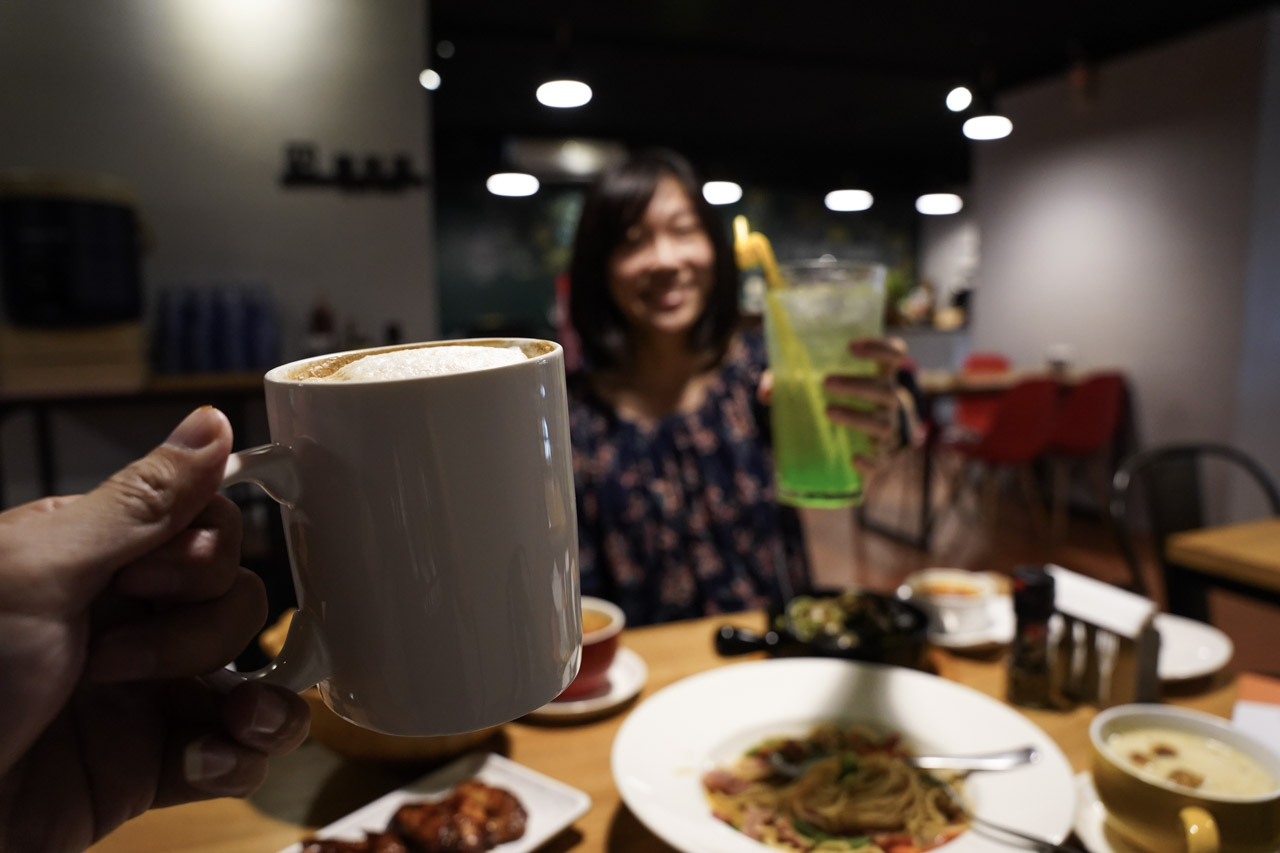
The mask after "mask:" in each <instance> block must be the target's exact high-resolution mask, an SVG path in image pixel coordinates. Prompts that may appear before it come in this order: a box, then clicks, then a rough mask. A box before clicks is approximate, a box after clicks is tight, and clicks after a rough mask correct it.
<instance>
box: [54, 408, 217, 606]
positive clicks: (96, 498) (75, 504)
mask: <svg viewBox="0 0 1280 853" xmlns="http://www.w3.org/2000/svg"><path fill="white" fill-rule="evenodd" d="M230 452H231V424H230V422H228V421H227V418H226V415H224V414H222V412H220V411H218V410H217V409H215V408H213V407H212V406H203V407H201V408H199V409H196V410H195V411H194V412H192V413H191V414H190V415H188V416H187V417H186V419H185V420H183V421H182V423H180V424H178V426H177V428H176V429H174V431H173V432H172V433H171V434H170V435H169V437H168V438H167V439H165V442H164V444H161V445H160V446H159V447H157V448H156V449H155V450H152V451H151V452H150V453H148V454H147V455H146V456H144V457H142V458H141V459H138V460H137V461H135V462H132V463H130V464H129V465H127V466H126V467H124V468H122V469H121V470H120V471H117V472H116V473H115V474H114V475H112V476H111V478H110V479H108V480H107V481H106V482H104V483H103V484H102V485H100V486H98V488H96V489H94V490H93V491H91V492H89V493H87V494H85V495H82V496H81V497H80V498H78V499H77V500H75V501H72V502H70V503H68V504H66V505H64V506H62V507H60V508H59V509H58V510H57V511H56V512H52V513H48V514H47V515H45V516H44V521H45V523H46V524H47V525H48V526H49V527H51V528H52V529H46V530H44V531H43V534H44V535H43V536H40V537H37V538H38V540H40V541H41V543H42V550H43V551H44V552H45V555H46V558H45V560H44V561H43V562H44V563H45V564H46V566H48V568H49V569H50V570H52V571H55V572H56V571H59V570H60V571H61V572H63V573H66V574H70V575H72V576H78V577H77V579H76V580H75V584H76V586H75V588H74V592H73V595H75V596H76V597H79V596H80V595H92V594H94V593H96V592H97V591H98V590H99V589H101V588H102V587H103V586H105V585H106V583H107V582H108V581H109V580H110V579H111V575H112V574H113V573H114V572H115V571H116V570H117V569H119V568H120V567H121V566H124V565H125V564H127V563H129V562H132V561H133V560H136V559H137V558H138V557H141V556H142V555H143V554H146V553H147V552H149V551H151V550H153V549H155V548H156V547H157V546H159V545H161V544H163V543H165V542H167V541H168V540H169V539H171V538H173V536H174V535H175V534H177V533H178V532H179V531H181V530H183V529H185V528H186V527H187V525H189V524H190V523H191V522H192V520H193V519H195V517H196V515H198V514H199V513H200V511H201V510H202V509H203V508H204V507H205V506H206V505H207V504H208V503H209V501H210V500H211V499H212V498H213V496H214V495H215V494H216V493H217V491H218V488H219V487H220V485H221V483H222V472H223V469H224V468H225V467H226V463H227V455H228V454H229V453H230ZM50 564H52V565H50ZM69 591H70V590H69Z"/></svg>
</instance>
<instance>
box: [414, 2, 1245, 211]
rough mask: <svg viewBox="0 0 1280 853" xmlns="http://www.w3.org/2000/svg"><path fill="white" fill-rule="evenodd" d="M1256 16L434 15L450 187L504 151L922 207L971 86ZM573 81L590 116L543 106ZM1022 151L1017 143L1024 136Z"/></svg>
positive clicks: (946, 7) (1097, 7) (943, 11)
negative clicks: (445, 53) (563, 143)
mask: <svg viewBox="0 0 1280 853" xmlns="http://www.w3.org/2000/svg"><path fill="white" fill-rule="evenodd" d="M1267 5H1268V4H1267V3H1266V2H1258V0H1200V2H1188V1H1187V0H1165V1H1164V2H1159V0H1113V2H1096V1H1095V0H1079V2H1068V0H999V2H997V0H950V2H944V0H882V2H878V3H875V4H872V3H867V2H855V1H854V0H847V2H834V0H776V2H770V3H763V2H751V0H651V2H647V3H615V2H609V0H440V2H430V3H429V5H428V8H429V13H430V31H431V36H432V42H433V44H438V43H439V42H440V40H448V41H449V42H451V43H452V45H453V46H454V53H453V55H452V56H451V57H449V58H444V57H441V56H438V55H434V51H433V56H432V58H431V63H432V65H433V66H434V67H435V68H437V69H438V70H439V72H440V74H441V76H442V78H443V84H442V85H441V87H440V89H439V90H438V91H436V92H434V93H432V95H431V96H430V97H432V98H433V100H434V112H433V122H434V132H435V144H436V163H437V173H438V174H439V176H440V179H441V180H442V181H448V180H449V179H450V178H451V177H454V176H457V177H464V176H469V175H472V174H482V173H483V174H487V173H488V172H490V171H494V170H496V169H498V168H499V167H501V166H502V165H503V164H502V162H501V160H502V145H503V142H504V141H505V140H508V139H511V138H515V137H524V138H551V137H556V138H560V137H569V136H574V137H589V138H597V139H608V140H618V141H621V142H624V143H626V144H627V145H629V146H633V147H634V146H640V145H651V144H660V145H667V146H671V147H673V148H676V149H678V150H681V151H683V152H684V153H686V154H687V155H689V156H690V157H691V158H692V159H694V161H695V162H696V163H697V164H698V165H699V166H700V168H701V169H702V170H703V171H704V172H705V173H706V175H707V177H709V178H718V177H723V178H729V179H735V180H738V181H740V182H744V183H750V182H760V183H772V184H778V185H794V186H813V187H819V188H820V187H827V188H831V187H835V186H862V187H866V188H868V189H872V190H873V191H874V190H876V189H890V190H895V191H898V190H900V191H917V190H925V189H934V188H943V187H948V186H955V185H963V184H964V183H965V182H966V181H967V179H968V176H969V146H971V145H973V144H980V143H971V142H969V141H968V140H966V139H965V138H964V137H963V136H962V135H961V132H960V125H961V123H962V120H963V117H962V116H958V115H956V114H954V113H951V112H949V111H947V109H946V108H945V107H944V105H943V99H944V97H945V95H946V93H947V92H948V91H949V90H950V88H951V87H952V86H953V85H955V84H957V83H962V82H968V83H971V84H972V83H978V84H981V85H983V86H985V87H986V88H988V89H989V90H990V91H991V92H993V93H994V94H995V95H996V96H997V98H998V95H999V93H1000V92H1001V91H1005V90H1008V89H1010V88H1013V87H1017V86H1021V85H1024V84H1026V83H1029V82H1032V81H1035V80H1038V79H1042V78H1046V77H1049V76H1052V75H1058V74H1063V73H1066V72H1067V71H1068V70H1069V69H1071V68H1072V67H1073V66H1074V65H1076V64H1078V63H1090V62H1101V61H1105V60H1109V59H1113V58H1115V57H1117V56H1120V55H1123V54H1127V53H1132V52H1134V51H1138V50H1142V49H1144V48H1149V47H1152V46H1155V45H1157V44H1160V43H1163V42H1166V41H1169V40H1171V39H1174V38H1177V37H1180V36H1183V35H1186V34H1188V33H1190V32H1193V31H1195V30H1198V29H1202V28H1205V27H1209V26H1212V25H1215V24H1219V23H1222V22H1225V21H1228V20H1231V19H1234V18H1237V17H1239V16H1242V15H1244V14H1248V13H1250V12H1255V11H1258V10H1261V9H1262V8H1265V7H1266V6H1267ZM566 72H568V73H572V74H573V75H574V76H577V77H579V78H581V79H584V80H586V81H587V82H588V83H589V84H590V85H591V87H592V89H593V90H594V98H593V99H592V101H591V102H590V103H589V104H588V105H586V106H584V107H581V108H578V109H570V110H553V109H548V108H546V107H543V106H541V105H540V104H538V103H537V102H536V101H535V100H534V96H533V93H534V90H535V88H536V87H537V85H538V83H540V82H542V81H543V80H545V79H548V78H549V76H552V75H557V76H560V75H563V74H565V73H566ZM1014 132H1015V133H1016V132H1017V131H1016V129H1015V131H1014Z"/></svg>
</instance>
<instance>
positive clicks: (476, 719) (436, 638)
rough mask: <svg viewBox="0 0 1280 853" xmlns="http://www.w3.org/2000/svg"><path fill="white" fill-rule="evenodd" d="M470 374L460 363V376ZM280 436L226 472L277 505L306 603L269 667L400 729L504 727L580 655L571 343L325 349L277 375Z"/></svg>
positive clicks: (355, 716) (269, 382)
mask: <svg viewBox="0 0 1280 853" xmlns="http://www.w3.org/2000/svg"><path fill="white" fill-rule="evenodd" d="M459 371H461V372H459ZM264 385H265V392H266V404H267V424H268V426H269V427H270V430H271V439H272V443H271V444H268V445H263V446H261V447H255V448H249V449H247V450H241V451H239V452H238V453H235V454H232V456H231V458H230V459H229V460H228V462H227V468H226V471H225V472H224V476H223V483H224V485H231V484H233V483H243V482H252V483H257V484H259V485H261V486H262V487H263V488H264V489H265V490H266V491H267V493H268V494H269V495H270V496H271V497H272V498H274V499H275V500H277V501H278V502H279V503H280V510H281V519H282V522H283V527H284V533H285V538H286V540H287V544H288V553H289V563H290V566H291V568H292V576H293V581H294V585H295V587H296V592H297V598H298V610H297V612H296V613H295V614H294V616H293V618H292V620H291V621H290V623H289V631H288V636H287V637H286V639H285V642H284V647H283V649H282V650H281V651H280V654H279V655H278V656H277V658H276V660H275V661H273V662H272V663H271V664H269V665H268V667H267V668H266V669H264V670H260V671H259V672H257V673H232V674H230V675H227V676H222V677H223V678H234V679H244V680H254V679H258V678H262V679H265V680H266V681H267V682H268V683H272V684H277V685H280V686H283V687H286V688H289V689H293V690H298V691H300V690H304V689H306V688H308V687H310V686H312V685H319V688H320V695H321V697H322V698H323V700H324V703H325V704H326V705H327V706H328V707H329V708H330V709H331V710H332V711H334V712H335V713H337V714H338V715H340V716H342V717H345V718H346V719H347V720H349V721H351V722H353V723H355V724H356V725H359V726H364V727H366V728H370V729H374V730H377V731H380V732H386V733H388V734H394V735H413V736H422V735H450V734H458V733H460V732H468V731H474V730H477V729H483V728H488V727H490V726H496V725H500V724H502V723H505V722H507V721H509V720H514V719H516V718H517V717H521V716H524V715H525V714H527V713H529V712H530V711H532V710H534V709H535V708H540V707H542V706H543V705H545V704H546V703H547V702H550V701H551V700H552V699H554V698H555V697H556V696H558V695H560V693H561V692H563V691H564V689H565V688H566V687H567V686H568V685H569V683H570V682H572V681H573V679H574V677H575V676H576V675H577V672H578V666H579V662H580V659H581V642H582V609H581V606H580V602H579V597H580V594H579V587H578V533H577V515H576V512H575V509H574V507H575V499H574V491H573V452H572V449H571V445H570V443H569V407H568V403H567V393H566V388H565V374H564V350H563V349H562V348H561V347H560V346H559V345H558V344H556V343H554V342H551V341H543V340H533V339H528V338H481V339H478V340H450V341H439V342H436V341H431V342H419V343H407V344H401V345H397V346H387V347H376V348H373V349H367V350H355V351H351V352H344V353H335V354H332V355H322V356H315V357H312V358H308V359H304V360H302V361H297V362H290V363H289V364H283V365H280V366H279V367H275V368H273V369H272V370H270V371H269V372H268V373H267V375H266V377H265V379H264Z"/></svg>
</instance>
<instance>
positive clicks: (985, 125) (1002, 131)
mask: <svg viewBox="0 0 1280 853" xmlns="http://www.w3.org/2000/svg"><path fill="white" fill-rule="evenodd" d="M1012 132H1013V122H1011V121H1010V120H1009V119H1007V118H1005V117H1004V116H997V115H987V116H974V117H973V118H971V119H969V120H968V121H966V122H965V123H964V135H965V136H967V137H969V138H970V139H977V140H984V139H1004V138H1005V137H1006V136H1008V135H1009V134H1010V133H1012Z"/></svg>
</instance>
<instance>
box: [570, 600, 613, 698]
mask: <svg viewBox="0 0 1280 853" xmlns="http://www.w3.org/2000/svg"><path fill="white" fill-rule="evenodd" d="M626 624H627V617H626V616H625V615H624V614H623V612H622V608H620V607H618V606H617V605H616V604H613V603H612V602H609V601H605V600H604V599H603V598H595V597H593V596H590V595H584V596H582V664H581V665H580V666H579V667H578V674H577V676H575V677H574V679H573V681H571V682H570V683H569V686H568V687H566V688H565V689H564V692H563V693H561V694H560V695H559V696H558V697H556V698H557V699H582V698H585V697H587V696H589V695H590V694H592V693H596V692H600V691H603V690H607V689H608V683H609V666H610V665H611V664H612V663H613V659H614V656H615V655H617V653H618V638H619V635H621V634H622V629H623V628H624V627H625V626H626Z"/></svg>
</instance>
